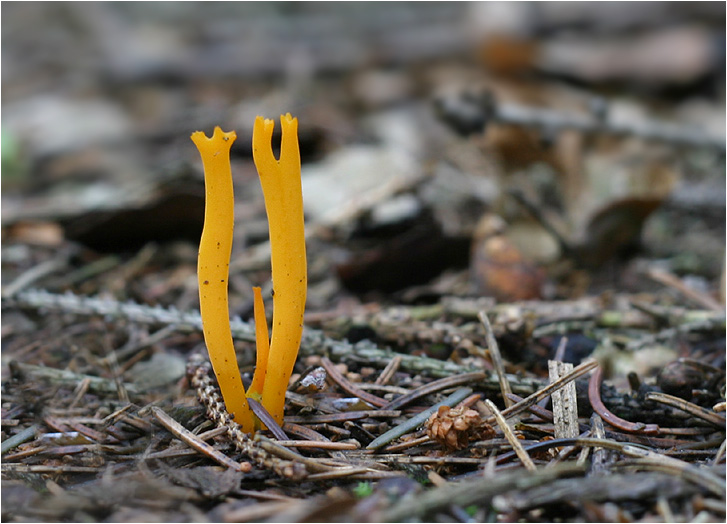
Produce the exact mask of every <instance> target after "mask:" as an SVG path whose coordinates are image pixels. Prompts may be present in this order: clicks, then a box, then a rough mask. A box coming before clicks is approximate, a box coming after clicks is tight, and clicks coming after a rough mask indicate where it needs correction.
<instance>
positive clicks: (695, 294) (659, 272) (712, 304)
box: [646, 267, 724, 311]
mask: <svg viewBox="0 0 727 524" xmlns="http://www.w3.org/2000/svg"><path fill="white" fill-rule="evenodd" d="M646 274H647V276H648V277H649V278H651V279H652V280H656V281H657V282H659V283H660V284H664V285H665V286H669V287H672V288H674V289H676V290H677V291H679V292H680V293H681V294H682V295H684V296H685V297H687V298H688V299H690V300H692V301H694V302H696V303H697V304H699V305H700V306H704V307H706V308H707V309H710V310H712V311H724V306H723V305H722V304H720V303H719V302H717V301H716V300H715V299H713V298H712V297H711V296H709V295H708V294H706V293H702V292H700V291H697V290H696V289H693V288H691V287H689V286H688V285H686V284H685V283H684V281H682V280H681V279H680V278H678V277H677V276H675V275H673V274H671V273H670V272H668V271H665V270H663V269H658V268H655V267H652V268H649V269H648V270H647V271H646Z"/></svg>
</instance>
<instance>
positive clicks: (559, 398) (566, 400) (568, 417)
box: [548, 360, 578, 438]
mask: <svg viewBox="0 0 727 524" xmlns="http://www.w3.org/2000/svg"><path fill="white" fill-rule="evenodd" d="M572 370H573V364H569V363H566V362H558V361H556V360H549V361H548V374H549V375H550V380H551V381H553V382H555V381H556V380H558V379H559V378H560V377H561V376H562V375H565V374H566V373H568V372H569V371H572ZM551 398H552V399H553V420H554V422H555V438H576V437H577V436H578V399H577V396H576V383H575V382H573V381H571V382H569V383H568V384H567V385H566V386H565V387H564V388H563V389H562V390H560V391H555V392H553V394H552V395H551Z"/></svg>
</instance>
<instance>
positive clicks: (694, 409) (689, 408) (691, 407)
mask: <svg viewBox="0 0 727 524" xmlns="http://www.w3.org/2000/svg"><path fill="white" fill-rule="evenodd" d="M646 400H653V401H655V402H659V403H661V404H666V405H667V406H671V407H673V408H677V409H681V410H682V411H686V412H687V413H689V414H690V415H694V416H695V417H697V418H700V419H702V420H704V421H707V422H709V423H710V424H712V425H713V426H716V427H718V428H722V429H724V427H725V419H724V417H721V416H719V415H717V414H716V413H712V412H711V411H709V410H706V409H704V408H703V407H701V406H697V405H696V404H693V403H691V402H687V401H686V400H684V399H682V398H679V397H675V396H673V395H667V394H666V393H660V392H658V391H652V392H650V393H647V394H646Z"/></svg>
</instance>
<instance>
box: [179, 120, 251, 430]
mask: <svg viewBox="0 0 727 524" xmlns="http://www.w3.org/2000/svg"><path fill="white" fill-rule="evenodd" d="M235 138H237V135H236V134H235V132H234V131H230V132H228V133H225V132H223V131H222V129H220V128H219V127H215V131H214V134H213V135H212V138H207V136H206V135H205V134H204V133H203V132H202V131H197V132H195V133H193V134H192V141H193V142H194V144H195V145H196V146H197V149H198V150H199V152H200V155H201V156H202V164H203V166H204V173H205V210H204V229H203V231H202V238H201V240H200V243H199V258H198V262H197V276H198V278H199V302H200V312H201V314H202V324H203V331H204V340H205V343H206V344H207V350H208V352H209V355H210V360H211V361H212V368H213V369H214V371H215V375H216V376H217V382H218V383H219V385H220V390H221V391H222V398H223V399H224V401H225V407H226V408H227V411H229V412H230V413H231V414H232V415H234V417H235V421H236V422H237V423H238V424H240V425H241V426H242V430H243V431H245V432H248V433H249V432H251V431H253V430H254V424H253V416H252V412H251V411H250V408H249V406H248V403H247V397H246V396H245V388H244V386H243V385H242V379H241V378H240V369H239V368H238V366H237V358H236V356H235V348H234V346H233V344H232V334H231V332H230V313H229V309H228V300H227V280H228V274H229V266H230V253H231V251H232V230H233V227H234V209H233V205H234V200H233V198H234V197H233V193H232V171H231V168H230V147H231V146H232V143H233V142H234V141H235Z"/></svg>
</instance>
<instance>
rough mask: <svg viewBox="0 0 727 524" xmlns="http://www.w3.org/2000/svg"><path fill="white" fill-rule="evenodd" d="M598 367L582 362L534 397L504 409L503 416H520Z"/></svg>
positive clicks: (533, 395)
mask: <svg viewBox="0 0 727 524" xmlns="http://www.w3.org/2000/svg"><path fill="white" fill-rule="evenodd" d="M597 366H598V362H596V361H595V360H587V361H585V362H582V363H581V364H580V365H579V366H577V367H575V368H574V369H573V371H571V372H570V373H568V374H566V375H563V376H562V377H560V378H559V379H558V380H556V381H555V382H553V383H551V384H548V385H547V386H545V387H544V388H543V389H540V390H538V391H536V392H535V393H533V394H532V395H530V396H528V397H526V398H525V399H523V400H522V401H520V402H518V403H517V404H514V405H512V406H510V407H509V408H507V409H504V410H503V411H502V416H503V417H505V418H509V417H514V416H515V415H519V414H520V413H522V412H523V411H525V410H526V409H529V408H530V406H532V405H534V404H537V403H538V402H539V401H540V400H541V399H544V398H545V397H547V396H548V395H552V394H553V392H554V391H558V390H560V389H561V388H563V387H565V386H566V384H568V383H569V382H571V381H572V380H575V379H577V378H578V377H580V376H581V375H585V374H586V373H588V372H589V371H590V370H592V369H593V368H595V367H597ZM494 421H495V418H494V417H489V418H488V419H487V420H485V422H487V423H488V424H492V423H493V422H494Z"/></svg>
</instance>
